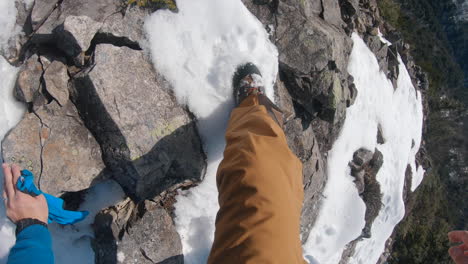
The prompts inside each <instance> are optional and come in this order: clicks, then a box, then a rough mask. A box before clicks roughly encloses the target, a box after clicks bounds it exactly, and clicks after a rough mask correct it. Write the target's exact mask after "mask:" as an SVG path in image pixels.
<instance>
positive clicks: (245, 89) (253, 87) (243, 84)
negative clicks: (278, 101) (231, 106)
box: [232, 62, 283, 128]
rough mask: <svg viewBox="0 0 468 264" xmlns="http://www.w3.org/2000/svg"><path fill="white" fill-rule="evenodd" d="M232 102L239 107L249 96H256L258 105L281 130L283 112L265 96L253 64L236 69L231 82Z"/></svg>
mask: <svg viewBox="0 0 468 264" xmlns="http://www.w3.org/2000/svg"><path fill="white" fill-rule="evenodd" d="M232 84H233V88H234V100H235V103H236V106H239V105H240V104H241V103H242V101H244V99H245V98H247V97H249V95H252V94H256V95H257V96H258V102H259V104H261V105H263V106H265V108H266V110H267V112H268V114H269V115H270V116H271V117H272V118H273V120H274V121H275V122H276V123H277V124H278V125H279V126H280V127H281V128H282V127H283V111H282V110H281V109H280V108H279V107H277V106H276V105H275V104H274V103H273V102H272V101H271V100H270V99H269V98H268V97H267V96H266V95H265V88H264V86H263V78H262V74H261V73H260V70H259V69H258V68H257V66H255V65H254V64H253V63H250V62H249V63H247V64H244V65H241V66H239V67H238V68H237V70H236V73H234V77H233V80H232Z"/></svg>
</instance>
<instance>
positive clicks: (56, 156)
mask: <svg viewBox="0 0 468 264" xmlns="http://www.w3.org/2000/svg"><path fill="white" fill-rule="evenodd" d="M2 153H3V157H4V159H5V161H6V162H11V163H18V164H19V165H20V166H21V167H22V168H25V169H29V170H31V171H32V172H33V173H34V175H35V176H36V177H35V180H36V184H37V186H38V187H39V188H41V189H42V190H43V191H44V192H47V193H50V194H52V195H59V194H60V193H62V192H69V191H79V190H83V189H86V188H88V187H89V186H91V185H92V184H94V183H95V182H96V178H97V177H98V175H99V174H100V173H101V172H102V170H103V169H104V164H103V162H102V159H101V150H100V147H99V145H98V144H97V142H96V140H95V139H94V137H93V136H92V135H91V133H90V132H89V131H88V129H86V127H85V126H84V124H83V123H82V122H81V120H80V118H79V116H78V112H77V111H76V109H75V108H74V106H73V104H71V103H68V104H66V105H64V107H60V106H59V105H58V104H57V103H55V102H52V103H50V104H48V105H45V106H43V107H41V108H40V110H38V111H37V112H36V113H28V114H26V116H25V117H24V118H23V120H21V122H20V123H19V124H18V125H17V126H16V127H15V128H14V129H13V130H12V131H11V132H10V133H9V134H8V136H7V137H6V138H5V139H4V141H3V144H2Z"/></svg>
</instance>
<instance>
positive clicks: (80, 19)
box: [54, 16, 102, 57]
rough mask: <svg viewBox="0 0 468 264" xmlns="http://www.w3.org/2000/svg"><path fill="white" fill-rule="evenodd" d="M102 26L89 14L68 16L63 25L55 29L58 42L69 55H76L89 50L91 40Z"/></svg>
mask: <svg viewBox="0 0 468 264" xmlns="http://www.w3.org/2000/svg"><path fill="white" fill-rule="evenodd" d="M101 26H102V23H100V22H97V21H94V20H93V19H92V18H90V17H87V16H68V17H67V18H65V21H64V22H63V24H62V25H61V26H59V27H58V28H56V29H55V30H54V32H55V35H56V36H57V44H58V47H59V48H60V49H62V50H63V51H64V52H65V53H66V54H67V55H69V56H71V57H76V56H78V55H80V53H82V52H84V51H86V50H88V48H89V46H90V45H91V40H92V39H93V38H94V35H95V34H96V32H97V31H98V30H99V28H100V27H101Z"/></svg>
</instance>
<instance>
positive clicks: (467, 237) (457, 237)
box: [448, 231, 468, 243]
mask: <svg viewBox="0 0 468 264" xmlns="http://www.w3.org/2000/svg"><path fill="white" fill-rule="evenodd" d="M448 237H449V240H450V242H452V243H459V242H464V243H468V232H467V231H452V232H449V233H448Z"/></svg>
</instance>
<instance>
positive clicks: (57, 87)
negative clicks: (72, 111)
mask: <svg viewBox="0 0 468 264" xmlns="http://www.w3.org/2000/svg"><path fill="white" fill-rule="evenodd" d="M69 79H70V78H69V77H68V72H67V66H65V65H64V64H63V63H61V62H60V61H54V62H52V63H51V64H50V65H49V66H48V67H47V69H46V71H45V73H44V81H45V87H46V90H47V92H49V94H50V95H51V96H52V97H53V98H54V99H55V100H56V101H57V102H58V103H59V104H60V105H61V106H64V105H66V104H67V102H68V100H69V98H70V94H69V92H68V80H69Z"/></svg>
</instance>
